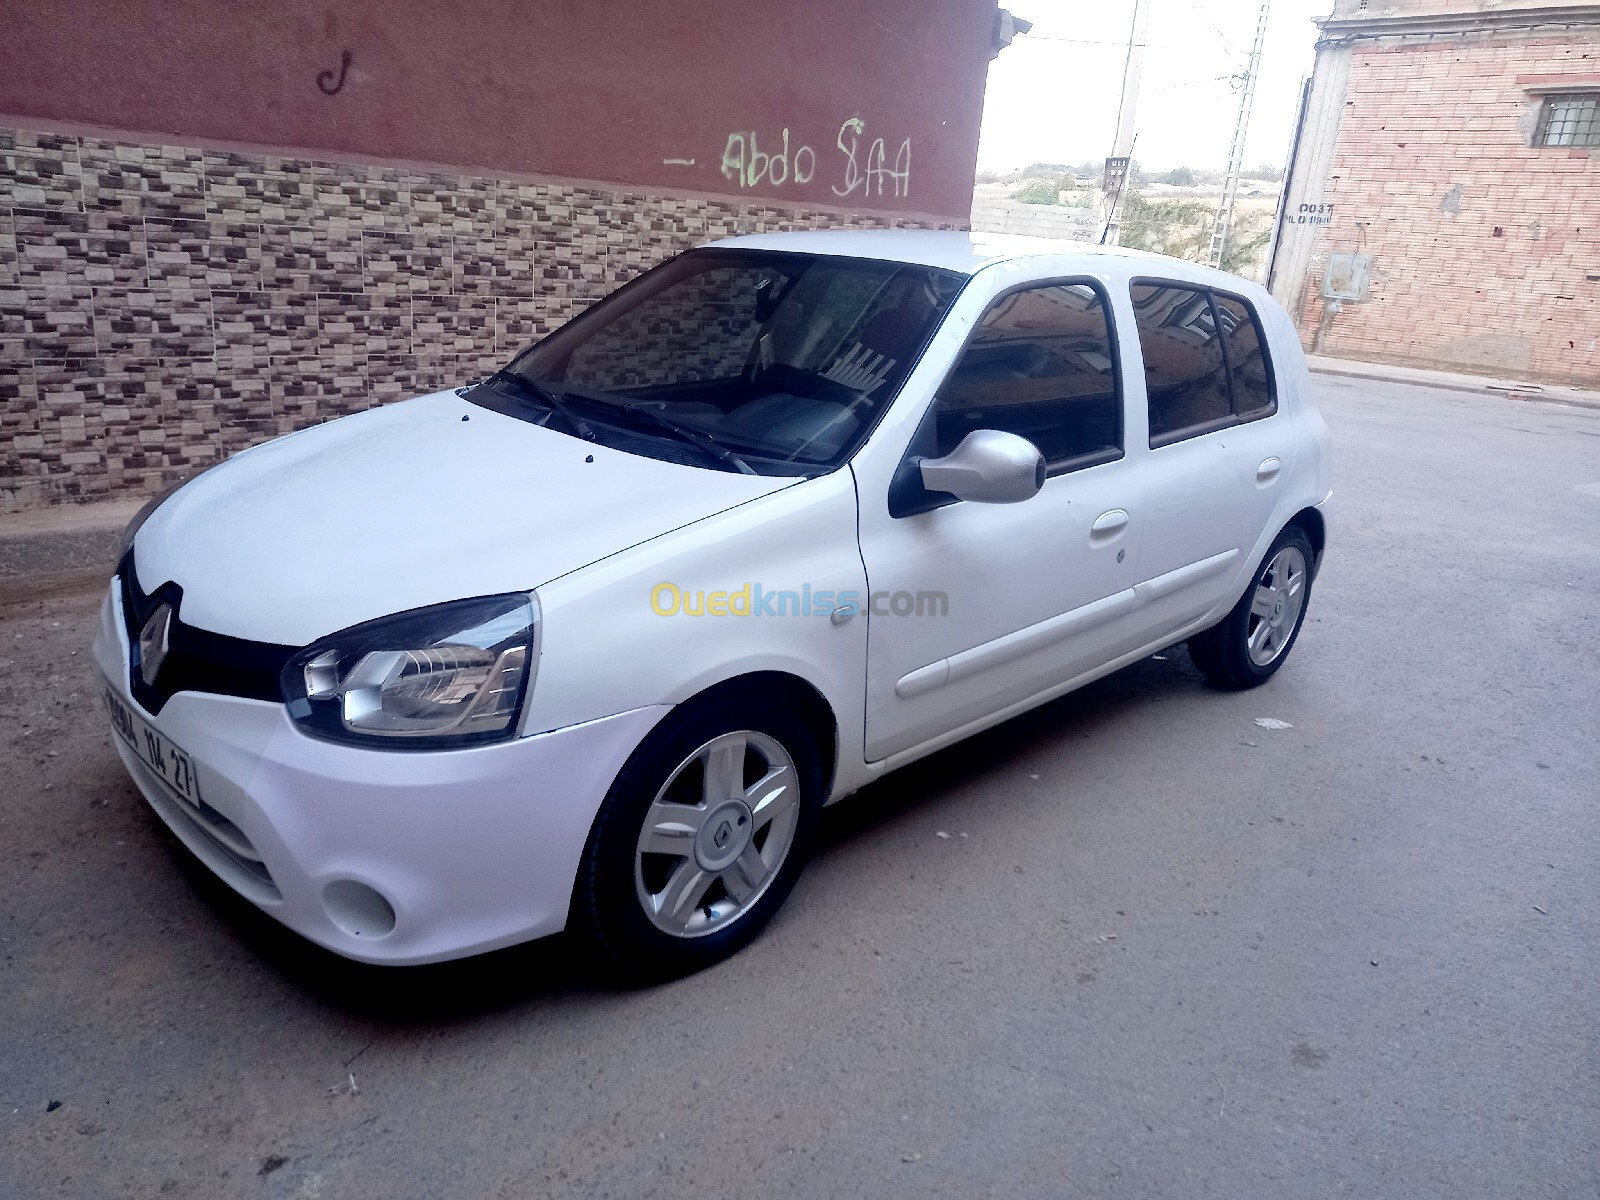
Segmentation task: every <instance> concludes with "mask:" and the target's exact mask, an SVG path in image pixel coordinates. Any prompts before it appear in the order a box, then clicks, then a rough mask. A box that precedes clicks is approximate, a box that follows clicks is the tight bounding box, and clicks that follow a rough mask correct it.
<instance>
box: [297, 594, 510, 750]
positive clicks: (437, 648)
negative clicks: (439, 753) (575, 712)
mask: <svg viewBox="0 0 1600 1200" xmlns="http://www.w3.org/2000/svg"><path fill="white" fill-rule="evenodd" d="M537 604H538V602H537V600H536V599H535V597H534V596H533V595H532V594H531V593H527V592H519V593H515V594H513V595H509V596H487V597H484V598H483V599H480V600H457V601H452V602H451V603H449V604H435V605H433V606H431V607H429V608H417V609H413V610H411V611H410V612H404V613H400V614H398V615H396V616H392V617H383V618H381V619H379V620H376V621H368V622H367V623H366V624H364V625H357V626H354V627H353V628H351V629H347V630H345V631H344V632H343V633H336V634H334V635H333V636H332V637H328V638H324V639H322V640H321V641H319V642H316V643H314V644H312V645H310V646H308V647H306V649H304V650H302V651H301V652H300V653H299V654H297V655H295V656H294V657H293V658H292V659H290V660H289V664H288V666H287V667H285V668H284V672H283V695H284V699H285V700H287V701H288V706H289V715H290V716H291V717H292V718H294V720H295V721H296V722H297V723H298V724H299V725H300V726H301V728H303V729H304V730H305V731H306V732H307V733H310V734H314V735H316V736H318V737H325V738H330V739H333V740H335V741H341V742H358V743H364V744H372V743H382V744H384V745H386V746H389V747H391V748H402V747H411V748H414V749H419V750H431V749H437V748H439V747H441V746H461V745H472V744H475V743H479V742H492V741H499V740H501V739H504V738H507V737H510V736H512V735H513V734H514V733H515V732H516V727H517V714H518V713H520V712H521V711H522V699H523V697H524V696H525V695H526V694H527V691H528V688H529V686H530V685H531V682H532V677H533V672H534V668H535V666H536V665H537V663H536V658H537V648H538V628H539V613H538V607H537Z"/></svg>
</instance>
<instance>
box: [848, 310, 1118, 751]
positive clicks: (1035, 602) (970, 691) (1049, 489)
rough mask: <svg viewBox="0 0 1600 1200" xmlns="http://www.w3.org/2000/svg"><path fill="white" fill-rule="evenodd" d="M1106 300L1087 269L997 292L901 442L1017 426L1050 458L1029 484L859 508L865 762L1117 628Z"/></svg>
mask: <svg viewBox="0 0 1600 1200" xmlns="http://www.w3.org/2000/svg"><path fill="white" fill-rule="evenodd" d="M1106 305H1107V300H1106V294H1105V292H1104V290H1103V288H1102V286H1101V285H1100V284H1098V283H1096V282H1093V281H1087V280H1055V281H1050V282H1045V283H1033V284H1029V285H1025V286H1022V287H1016V288H1012V289H1010V290H1008V291H1006V292H1004V293H1002V294H1001V295H999V296H998V297H996V298H995V299H994V300H993V301H992V302H991V303H990V304H989V306H988V308H987V309H986V311H985V312H984V314H983V316H982V317H981V319H980V320H979V321H978V322H977V323H976V324H975V326H974V330H973V334H972V336H971V337H970V338H969V340H968V342H967V344H966V347H965V349H964V350H963V351H962V353H961V355H960V357H959V358H958V359H957V362H956V365H955V367H954V368H953V369H952V371H951V372H950V374H949V375H948V376H947V377H946V378H945V380H944V382H943V384H942V386H941V387H940V389H939V392H938V396H937V398H936V399H935V400H934V401H933V406H932V408H931V410H930V411H929V413H928V414H927V416H926V418H925V419H924V420H923V422H922V426H921V428H920V429H919V431H918V433H917V435H916V437H915V438H914V439H913V443H912V446H911V448H910V451H909V452H908V461H909V460H910V459H911V458H914V457H915V456H917V455H919V454H920V455H923V456H927V457H938V456H941V455H944V454H947V453H949V452H950V451H951V450H953V449H954V448H955V447H956V446H957V445H958V444H959V443H960V441H961V439H962V438H963V437H965V436H966V434H968V433H970V432H972V431H974V430H977V429H999V430H1004V431H1006V432H1010V433H1016V434H1018V435H1020V436H1022V437H1025V438H1027V439H1028V440H1029V441H1031V442H1033V443H1034V444H1035V445H1036V446H1038V447H1039V449H1040V450H1041V451H1042V452H1043V454H1044V456H1045V459H1046V461H1047V463H1048V464H1049V476H1048V478H1047V479H1046V481H1045V484H1044V487H1043V489H1042V490H1041V491H1040V492H1039V494H1038V495H1036V496H1034V497H1033V498H1032V499H1029V500H1025V501H1023V502H1021V503H1017V504H979V503H972V502H963V501H955V502H947V503H944V504H942V505H940V506H938V507H933V508H930V509H926V510H925V511H905V510H904V506H902V507H901V511H899V512H898V515H897V513H896V511H895V510H894V507H893V506H888V507H885V506H884V505H882V504H874V503H865V502H864V503H863V504H862V507H861V530H860V536H861V553H862V559H863V562H864V564H865V566H866V572H867V585H868V587H869V589H870V599H869V603H870V614H869V626H868V635H867V645H868V662H867V714H866V756H867V758H868V760H869V761H877V760H880V759H883V758H887V757H889V756H891V755H895V754H898V753H900V752H902V751H905V750H909V749H911V748H913V747H916V746H920V745H922V744H924V743H926V742H929V741H932V740H933V739H936V738H938V737H940V736H942V735H944V734H947V733H950V732H952V731H954V730H958V729H961V728H962V727H963V726H966V725H968V724H971V723H973V722H976V721H979V720H982V719H984V718H986V717H989V716H991V715H992V714H994V713H997V712H999V711H1002V710H1004V709H1005V708H1007V707H1008V706H1010V705H1013V704H1019V703H1021V702H1024V701H1026V700H1028V699H1030V698H1032V697H1034V696H1037V695H1038V694H1039V693H1041V692H1043V691H1046V690H1048V689H1049V688H1051V687H1052V686H1054V685H1056V684H1059V683H1062V682H1064V681H1066V680H1068V679H1071V678H1072V677H1074V676H1075V675H1078V674H1081V673H1082V672H1083V671H1085V670H1088V669H1091V668H1092V667H1093V666H1096V665H1098V664H1099V663H1100V662H1103V661H1105V660H1106V659H1107V658H1109V657H1112V656H1113V653H1112V652H1110V650H1109V647H1111V646H1112V645H1113V644H1114V643H1115V642H1116V641H1117V640H1118V639H1119V638H1125V637H1126V636H1127V628H1126V625H1125V624H1124V623H1123V622H1121V621H1120V620H1119V618H1120V617H1121V616H1122V614H1124V613H1125V612H1127V611H1128V610H1129V609H1130V608H1131V607H1132V603H1133V593H1132V590H1131V589H1132V586H1133V584H1134V583H1135V582H1136V579H1137V577H1136V575H1135V571H1136V569H1137V560H1138V553H1139V536H1140V531H1141V504H1140V496H1139V493H1138V489H1137V488H1136V486H1135V483H1134V479H1135V470H1134V464H1133V463H1130V462H1128V461H1127V460H1126V459H1125V458H1124V455H1123V426H1124V423H1125V422H1124V412H1123V399H1122V390H1121V388H1120V387H1119V385H1118V380H1119V375H1120V372H1119V364H1118V361H1117V354H1118V351H1117V348H1116V346H1115V344H1114V343H1113V340H1112V337H1111V331H1110V322H1109V321H1108V320H1107V316H1106ZM913 469H914V468H913Z"/></svg>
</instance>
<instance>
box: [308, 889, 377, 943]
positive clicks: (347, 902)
mask: <svg viewBox="0 0 1600 1200" xmlns="http://www.w3.org/2000/svg"><path fill="white" fill-rule="evenodd" d="M322 907H323V909H324V910H325V911H326V912H327V914H328V919H329V920H330V921H332V922H333V923H334V924H335V925H337V926H338V927H339V928H340V929H342V930H344V932H346V933H348V934H349V935H350V936H351V937H355V938H361V939H362V940H363V941H376V940H377V939H379V938H384V937H388V936H389V935H390V934H391V933H393V932H394V925H395V915H394V905H392V904H390V903H389V901H388V900H386V899H385V898H384V895H383V893H382V892H380V891H378V889H377V888H373V887H368V886H367V885H366V884H364V883H359V882H357V881H356V880H354V879H335V880H334V881H333V882H332V883H330V884H329V885H328V886H327V887H325V888H323V889H322Z"/></svg>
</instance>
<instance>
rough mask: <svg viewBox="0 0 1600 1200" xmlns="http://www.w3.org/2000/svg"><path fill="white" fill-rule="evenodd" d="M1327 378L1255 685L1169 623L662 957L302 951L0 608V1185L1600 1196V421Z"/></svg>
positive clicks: (847, 817) (905, 789)
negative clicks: (1311, 523) (698, 950)
mask: <svg viewBox="0 0 1600 1200" xmlns="http://www.w3.org/2000/svg"><path fill="white" fill-rule="evenodd" d="M1318 386H1319V390H1320V393H1321V395H1322V397H1323V400H1324V405H1325V411H1326V412H1327V414H1328V417H1329V419H1330V422H1331V423H1332V425H1333V427H1334V430H1335V433H1336V436H1337V438H1338V461H1337V472H1338V484H1337V486H1338V499H1339V503H1340V524H1339V527H1338V529H1337V532H1336V535H1335V536H1336V539H1337V540H1336V541H1335V543H1334V549H1333V553H1332V557H1331V559H1330V561H1329V563H1328V566H1327V569H1326V571H1325V572H1324V574H1323V577H1322V579H1321V580H1320V581H1319V582H1318V585H1317V589H1316V595H1315V596H1314V597H1313V600H1312V608H1311V618H1310V623H1309V624H1308V626H1307V628H1306V631H1305V634H1304V636H1303V638H1302V640H1301V643H1300V645H1299V648H1298V649H1297V650H1296V652H1295V655H1294V658H1293V659H1292V660H1291V662H1290V663H1289V665H1288V666H1287V668H1286V669H1285V670H1284V671H1283V672H1282V673H1281V674H1280V675H1279V676H1278V677H1277V679H1276V680H1274V681H1273V683H1271V684H1270V685H1268V686H1267V687H1266V688H1264V689H1262V690H1260V691H1257V692H1254V693H1250V694H1245V695H1222V694H1218V693H1215V692H1212V691H1210V690H1208V689H1207V688H1206V687H1205V686H1203V685H1202V683H1201V681H1200V679H1199V677H1198V676H1197V675H1196V674H1195V672H1194V671H1193V670H1192V669H1191V668H1190V666H1189V665H1188V663H1187V661H1186V659H1185V658H1184V656H1183V655H1182V653H1181V651H1180V652H1175V653H1173V654H1171V655H1168V656H1164V657H1162V658H1158V659H1152V660H1149V661H1146V662H1144V663H1142V664H1139V665H1137V666H1136V667H1133V668H1131V669H1129V670H1127V671H1124V672H1122V673H1121V674H1119V675H1117V676H1115V677H1113V678H1111V679H1108V680H1105V681H1103V682H1102V683H1100V684H1098V685H1096V686H1093V687H1091V688H1088V689H1086V690H1084V691H1083V692H1080V693H1078V694H1076V695H1074V696H1071V697H1067V698H1066V699H1065V700H1063V701H1061V702H1058V703H1055V704H1052V705H1050V706H1049V707H1047V708H1045V709H1043V710H1040V711H1039V712H1037V713H1035V714H1032V715H1030V716H1028V717H1026V718H1023V719H1021V720H1018V721H1015V722H1012V723H1011V724H1009V725H1008V726H1006V727H1004V728H1003V729H1000V730H997V731H994V732H992V733H990V734H988V735H985V736H983V737H981V738H978V739H976V740H974V741H972V742H970V743H969V744H966V745H964V746H961V747H958V748H955V749H953V750H950V751H947V752H945V753H943V754H941V755H939V756H938V757H937V758H936V759H934V760H931V761H929V762H927V763H926V764H924V765H922V766H919V767H914V768H911V769H908V770H906V771H904V772H902V773H900V774H899V775H897V776H896V777H894V778H892V779H890V780H888V781H886V782H884V783H882V784H881V785H879V786H877V787H875V788H874V789H873V790H872V791H870V792H867V793H863V794H861V795H860V796H859V797H857V798H856V799H854V800H853V801H851V802H848V803H847V804H846V805H844V806H841V807H840V808H837V809H834V810H831V814H830V816H831V819H830V820H829V822H828V825H827V831H826V845H825V847H824V849H823V850H822V852H821V854H820V857H819V859H818V860H817V861H816V862H815V863H814V864H813V865H812V868H811V870H810V871H809V872H808V874H807V875H806V877H805V878H804V879H803V880H802V882H801V885H800V887H799V888H798V890H797V891H796V893H795V895H794V897H793V899H792V900H791V901H790V903H789V905H788V907H787V908H786V910H785V911H784V912H783V913H782V914H780V916H779V918H778V920H777V921H776V922H775V923H774V925H773V926H772V928H771V929H770V930H769V932H768V933H767V935H766V937H765V938H763V939H762V940H761V941H760V942H759V943H758V944H757V945H755V946H754V947H752V948H751V949H750V950H749V951H747V952H746V953H744V954H743V955H741V956H740V957H739V958H737V959H735V960H734V961H732V962H730V963H728V964H726V965H724V966H722V967H720V968H718V969H716V970H713V971H709V972H706V973H704V974H702V975H700V976H698V977H695V978H692V979H687V980H684V981H681V982H679V983H676V984H673V985H671V986H667V987H662V988H658V989H655V990H650V991H638V992H616V991H607V990H603V989H600V988H598V987H596V986H594V985H591V984H588V983H586V982H584V978H583V976H582V975H581V973H579V972H578V971H577V970H576V968H575V964H574V962H573V960H572V958H571V951H570V950H569V949H567V948H565V947H563V945H562V944H561V943H560V942H559V941H553V942H550V943H546V944H542V945H537V946H534V947H531V948H528V949H522V950H518V951H513V952H507V953H504V954H501V955H497V956H494V957H493V958H490V959H488V960H485V961H479V962H476V963H469V964H461V965H454V966H446V967H440V968H428V969H425V970H417V971H411V972H400V971H393V972H385V971H378V970H372V969H364V968H355V967H352V966H348V965H345V964H343V963H341V962H339V961H337V960H333V959H331V958H329V957H327V956H325V955H323V954H321V953H319V952H315V951H312V950H310V949H308V948H307V947H305V946H303V945H301V944H298V943H296V942H295V941H294V940H293V939H292V938H291V937H289V936H288V935H285V934H282V933H280V932H278V931H277V930H276V929H275V927H273V926H272V925H271V924H270V922H266V921H265V920H263V919H261V918H259V917H258V916H256V915H255V914H254V913H253V911H252V910H250V909H249V908H248V906H245V905H243V904H241V903H238V902H235V901H234V900H233V899H232V898H231V897H230V896H229V895H228V894H227V893H226V892H225V890H223V889H221V888H220V887H219V886H217V885H215V884H212V883H210V882H209V881H208V880H207V879H206V878H205V877H204V876H203V873H202V872H200V871H199V870H198V869H195V868H192V867H191V866H190V865H189V864H188V863H187V861H186V860H185V857H184V855H183V854H182V853H181V852H180V851H179V850H178V849H176V848H175V847H174V844H173V842H172V840H171V839H170V838H169V837H167V836H166V835H165V834H164V832H163V831H162V830H161V829H160V827H159V826H158V824H157V822H156V821H155V819H154V818H153V817H152V816H151V815H150V814H148V813H147V812H146V811H145V809H144V808H143V806H142V804H141V803H140V802H139V801H138V800H137V799H136V798H135V796H134V794H133V791H132V789H131V788H130V786H129V785H128V784H127V783H126V782H124V780H123V778H122V776H121V772H120V770H119V767H118V765H117V763H116V760H115V758H114V756H113V754H112V751H111V748H110V745H109V743H108V741H107V735H106V734H105V732H103V722H102V719H101V716H100V714H99V712H98V710H97V707H96V705H95V702H94V699H93V688H92V684H91V680H90V676H89V670H88V664H87V662H86V661H85V653H84V651H83V647H84V645H85V643H86V642H87V640H88V638H89V621H90V614H91V610H92V606H93V600H92V599H91V598H85V597H57V598H54V599H50V600H47V601H44V602H42V603H38V604H33V605H25V606H21V607H18V606H13V607H11V608H10V609H8V610H7V611H6V612H5V613H4V614H3V615H0V638H3V640H0V658H3V660H4V661H3V663H0V729H3V730H4V734H3V737H4V751H3V760H0V778H3V779H4V780H5V782H4V784H3V799H0V847H3V850H0V896H3V897H4V903H3V906H0V938H3V939H4V940H3V941H0V1195H3V1196H5V1197H8V1198H9V1197H34V1196H41V1197H42V1196H56V1195H61V1196H81V1197H96V1198H98V1197H112V1196H124V1195H126V1196H139V1197H144V1196H167V1195H171V1196H193V1197H205V1198H207V1200H212V1198H217V1197H232V1196H242V1197H255V1196H266V1197H291V1196H302V1197H310V1196H328V1197H366V1196H373V1197H411V1196H429V1197H434V1196H437V1197H446V1196H449V1197H474V1198H477V1197H535V1196H538V1197H545V1196H614V1197H627V1198H632V1197H644V1196H690V1195H694V1196H705V1197H735V1196H739V1197H751V1196H760V1197H772V1196H818V1197H838V1196H848V1195H863V1196H951V1197H976V1196H995V1197H1004V1198H1006V1200H1014V1198H1017V1197H1033V1196H1041V1197H1045V1196H1048V1197H1057V1196H1113V1195H1126V1196H1131V1197H1155V1196H1161V1197H1200V1196H1206V1197H1228V1198H1229V1200H1241V1198H1246V1197H1263V1198H1269V1200H1283V1198H1284V1197H1300V1196H1304V1197H1327V1196H1338V1195H1351V1196H1359V1197H1362V1198H1368V1197H1374V1196H1383V1197H1407V1198H1411V1197H1428V1196H1441V1197H1450V1198H1451V1200H1460V1198H1464V1197H1497V1198H1498V1197H1508V1196H1517V1197H1542V1196H1551V1197H1557V1196H1559V1197H1572V1196H1590V1197H1592V1196H1595V1195H1597V1194H1600V1051H1597V1041H1596V1030H1597V1029H1600V919H1597V909H1596V901H1597V899H1600V818H1597V807H1600V806H1597V804H1596V801H1597V800H1600V749H1597V737H1596V735H1597V731H1600V701H1597V695H1600V692H1597V687H1596V667H1597V663H1600V538H1597V537H1596V530H1597V529H1600V440H1597V439H1600V413H1597V412H1588V411H1579V410H1568V409H1561V408H1556V407H1554V406H1550V405H1541V404H1533V403H1517V402H1514V401H1507V400H1502V399H1496V398H1487V397H1475V396H1468V395H1456V394H1452V393H1442V392H1438V391H1422V390H1413V389H1406V388H1401V387H1397V386H1389V387H1384V386H1380V385H1372V384H1367V383H1353V382H1348V381H1332V380H1324V381H1322V382H1320V383H1319V385H1318ZM1256 717H1276V718H1279V719H1281V720H1285V721H1288V722H1291V723H1292V725H1293V728H1292V729H1288V730H1280V731H1269V730H1265V729H1261V728H1259V727H1257V726H1256V725H1255V724H1254V723H1253V721H1254V718H1256ZM940 831H944V832H946V833H949V834H951V835H952V836H951V837H949V838H948V839H947V838H941V837H939V836H938V834H939V833H940ZM352 1080H353V1083H354V1086H352ZM58 1102H59V1106H58Z"/></svg>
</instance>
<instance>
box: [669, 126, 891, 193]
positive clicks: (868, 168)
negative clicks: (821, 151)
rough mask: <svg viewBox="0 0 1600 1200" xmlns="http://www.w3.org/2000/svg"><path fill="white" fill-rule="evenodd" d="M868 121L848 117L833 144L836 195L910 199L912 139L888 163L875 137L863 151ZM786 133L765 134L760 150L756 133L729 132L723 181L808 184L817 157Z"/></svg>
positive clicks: (690, 162)
mask: <svg viewBox="0 0 1600 1200" xmlns="http://www.w3.org/2000/svg"><path fill="white" fill-rule="evenodd" d="M865 135H866V122H864V121H863V120H861V118H860V117H851V118H850V119H849V120H847V121H846V122H845V123H844V124H843V125H841V126H840V127H839V135H838V137H837V138H835V139H834V142H835V144H836V145H837V146H838V147H839V152H840V153H841V154H843V155H844V162H843V163H842V164H841V175H842V177H841V178H840V181H839V182H838V183H835V184H833V185H831V186H832V188H833V194H834V195H836V196H855V195H860V196H863V197H865V196H893V197H895V198H897V199H900V198H904V197H906V196H909V195H910V194H911V139H910V138H906V139H905V140H904V141H902V142H901V143H900V148H899V149H898V150H896V151H895V155H894V161H893V162H892V163H891V162H890V161H889V150H888V146H887V145H886V144H885V143H884V140H883V139H882V138H881V137H880V138H874V139H873V140H872V141H871V142H870V143H868V144H867V145H866V148H865V149H863V148H862V142H863V141H864V140H865ZM796 140H797V139H793V138H792V137H791V134H790V132H789V130H788V129H784V130H783V131H782V132H781V133H780V134H779V135H778V137H777V138H776V139H772V138H771V137H770V135H769V139H768V141H767V142H766V143H765V144H764V145H763V143H762V141H761V135H760V134H759V132H758V131H756V130H754V129H751V130H739V131H738V132H736V133H730V134H729V135H728V140H727V141H726V142H725V143H724V144H723V147H722V163H721V168H722V177H723V178H724V179H727V180H730V181H732V182H734V183H736V184H738V186H739V187H740V188H754V187H761V186H763V185H765V186H767V187H783V186H784V185H785V184H789V183H797V184H805V183H810V182H811V181H812V179H813V178H815V177H816V173H817V152H816V151H815V150H813V149H812V148H811V147H810V146H808V145H804V144H799V145H796V144H794V143H795V141H796ZM661 161H662V162H663V163H665V164H669V165H672V166H686V167H692V166H694V163H695V160H694V159H692V158H665V159H662V160H661Z"/></svg>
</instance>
